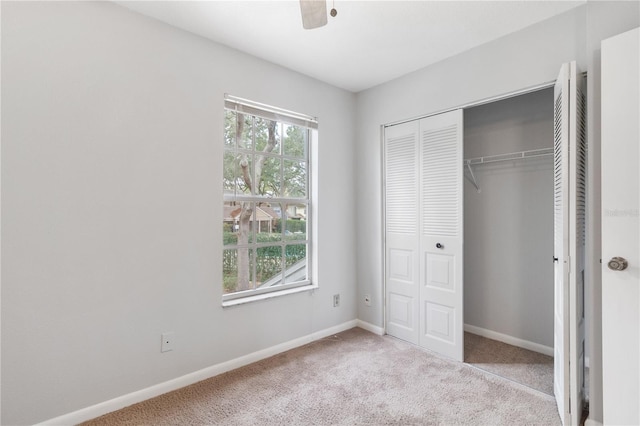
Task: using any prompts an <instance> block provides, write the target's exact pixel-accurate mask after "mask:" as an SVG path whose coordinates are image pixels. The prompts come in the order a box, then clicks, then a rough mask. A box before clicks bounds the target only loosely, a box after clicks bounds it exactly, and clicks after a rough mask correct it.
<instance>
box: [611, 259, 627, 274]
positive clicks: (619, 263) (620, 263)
mask: <svg viewBox="0 0 640 426" xmlns="http://www.w3.org/2000/svg"><path fill="white" fill-rule="evenodd" d="M607 266H608V267H609V269H611V270H612V271H624V270H625V269H627V266H629V263H628V262H627V259H625V258H624V257H613V258H611V260H610V261H609V263H607Z"/></svg>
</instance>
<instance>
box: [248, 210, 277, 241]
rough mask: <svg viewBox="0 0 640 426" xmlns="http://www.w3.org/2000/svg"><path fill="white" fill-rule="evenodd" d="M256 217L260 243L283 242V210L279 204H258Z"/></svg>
mask: <svg viewBox="0 0 640 426" xmlns="http://www.w3.org/2000/svg"><path fill="white" fill-rule="evenodd" d="M255 215H256V232H257V234H256V235H257V241H258V242H259V243H271V242H280V241H282V230H281V229H282V208H281V207H280V204H279V203H273V204H271V203H258V205H257V207H256V213H255Z"/></svg>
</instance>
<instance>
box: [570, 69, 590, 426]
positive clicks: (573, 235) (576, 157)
mask: <svg viewBox="0 0 640 426" xmlns="http://www.w3.org/2000/svg"><path fill="white" fill-rule="evenodd" d="M569 85H570V94H571V97H570V99H569V126H570V128H569V180H570V184H569V194H570V197H571V201H570V202H569V258H570V266H569V354H570V359H569V381H570V391H569V394H570V396H569V401H570V409H569V411H570V413H571V423H572V424H575V425H578V424H580V422H581V417H582V406H583V401H584V399H585V398H584V360H585V353H584V346H585V316H584V308H585V307H584V287H585V283H584V270H585V242H586V241H585V240H586V238H585V231H586V210H587V202H586V195H587V190H586V184H587V138H586V129H587V126H586V96H585V93H584V88H585V84H584V79H583V77H582V73H581V72H579V70H578V69H577V65H576V63H575V61H574V62H571V63H570V68H569Z"/></svg>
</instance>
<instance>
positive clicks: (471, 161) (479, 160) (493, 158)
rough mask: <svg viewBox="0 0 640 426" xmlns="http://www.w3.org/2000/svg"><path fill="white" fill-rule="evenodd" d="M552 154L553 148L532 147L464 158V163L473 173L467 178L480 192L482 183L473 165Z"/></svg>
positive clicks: (470, 172)
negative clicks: (479, 183)
mask: <svg viewBox="0 0 640 426" xmlns="http://www.w3.org/2000/svg"><path fill="white" fill-rule="evenodd" d="M551 155H553V148H544V149H532V150H529V151H520V152H511V153H509V154H498V155H487V156H484V157H475V158H468V159H466V160H464V165H465V166H466V167H467V169H469V174H471V178H469V177H467V179H469V180H470V181H471V183H473V186H475V187H476V189H477V190H478V192H480V185H478V181H477V180H476V175H475V174H474V173H473V169H472V168H471V166H476V165H479V164H488V163H498V162H500V161H513V160H520V159H523V158H539V157H547V156H551Z"/></svg>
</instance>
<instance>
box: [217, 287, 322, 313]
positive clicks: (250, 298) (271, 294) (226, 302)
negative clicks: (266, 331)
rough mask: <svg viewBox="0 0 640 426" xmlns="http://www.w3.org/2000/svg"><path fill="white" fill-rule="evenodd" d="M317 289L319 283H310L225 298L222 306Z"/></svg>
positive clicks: (226, 306)
mask: <svg viewBox="0 0 640 426" xmlns="http://www.w3.org/2000/svg"><path fill="white" fill-rule="evenodd" d="M316 289H318V286H317V285H315V284H308V285H305V286H301V287H295V288H288V289H286V290H280V291H271V292H269V293H263V294H256V295H254V296H247V297H240V298H238V299H233V300H224V301H223V302H222V307H223V308H228V307H231V306H238V305H244V304H245V303H251V302H258V301H260V300H265V299H271V298H273V297H280V296H286V295H287V294H295V293H302V292H304V291H313V290H316Z"/></svg>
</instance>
